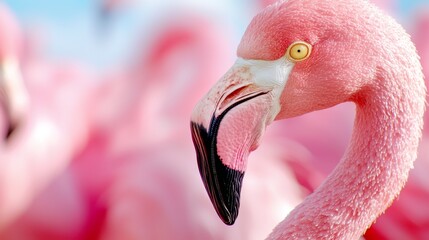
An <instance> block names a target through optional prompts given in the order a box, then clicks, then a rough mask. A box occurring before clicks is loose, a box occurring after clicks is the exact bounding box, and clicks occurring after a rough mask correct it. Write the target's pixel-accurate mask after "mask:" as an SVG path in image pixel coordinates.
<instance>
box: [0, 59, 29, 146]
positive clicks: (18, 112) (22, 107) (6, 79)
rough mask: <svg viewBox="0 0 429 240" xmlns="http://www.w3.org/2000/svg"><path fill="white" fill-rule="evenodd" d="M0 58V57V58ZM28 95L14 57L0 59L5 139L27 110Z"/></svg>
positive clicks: (1, 100) (0, 96)
mask: <svg viewBox="0 0 429 240" xmlns="http://www.w3.org/2000/svg"><path fill="white" fill-rule="evenodd" d="M0 60H1V59H0ZM28 105H29V96H28V93H27V90H26V88H25V86H24V82H23V80H22V77H21V71H20V69H19V64H18V61H17V60H16V59H15V58H4V59H3V60H2V61H0V106H1V107H2V108H3V109H4V113H5V115H6V122H7V123H8V129H7V133H6V136H4V138H5V139H9V138H10V136H11V135H12V134H13V132H14V130H15V129H16V128H17V127H18V125H19V123H20V122H21V121H22V119H23V118H24V115H25V113H26V111H27V110H28Z"/></svg>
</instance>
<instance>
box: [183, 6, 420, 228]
mask: <svg viewBox="0 0 429 240" xmlns="http://www.w3.org/2000/svg"><path fill="white" fill-rule="evenodd" d="M378 18H380V20H378ZM386 19H387V20H386ZM382 21H390V22H393V21H392V20H391V19H390V18H386V17H385V16H384V15H383V14H380V11H378V10H377V9H376V8H375V7H374V6H373V5H371V4H369V3H368V2H366V1H352V0H343V1H337V0H323V1H310V0H308V1H307V0H290V1H280V2H278V3H275V4H273V5H270V6H269V7H267V8H266V9H265V10H264V11H263V12H261V13H260V14H259V15H257V16H256V17H255V18H254V19H253V20H252V21H251V23H250V25H249V26H248V28H247V30H246V32H245V34H244V36H243V38H242V40H241V43H240V45H239V47H238V51H237V55H238V59H237V61H236V62H235V64H234V65H233V66H232V68H231V69H230V70H229V71H228V72H227V73H226V74H225V75H224V76H223V77H222V78H221V79H220V80H219V81H218V82H217V83H216V84H215V85H214V86H213V87H212V89H211V90H210V91H209V92H208V93H207V95H206V96H204V97H203V99H202V100H200V102H199V103H198V104H197V105H196V107H195V108H194V111H193V114H192V117H191V132H192V138H193V142H194V145H195V149H196V152H197V159H198V166H199V171H200V174H201V177H202V179H203V182H204V185H205V188H206V190H207V192H208V195H209V197H210V199H211V201H212V203H213V205H214V207H215V209H216V211H217V213H218V215H219V216H220V217H221V219H222V220H223V221H224V222H225V223H226V224H228V225H231V224H233V223H234V221H235V219H236V217H237V215H238V208H239V201H240V189H241V183H242V179H243V176H244V171H245V169H246V164H247V158H248V155H249V153H250V152H251V151H253V150H255V149H256V148H257V147H258V144H259V142H260V139H261V136H262V135H263V132H264V130H265V127H266V126H267V125H269V124H270V123H271V122H272V121H274V120H278V119H285V118H290V117H294V116H299V115H302V114H304V113H307V112H311V111H315V110H320V109H324V108H328V107H331V106H334V105H336V104H339V103H342V102H345V101H355V102H356V101H360V99H361V96H362V95H363V93H364V92H365V89H368V88H367V87H368V86H371V85H373V84H374V83H375V82H376V81H375V79H376V77H375V75H376V72H377V70H376V69H377V66H378V65H377V64H378V63H379V62H378V61H380V59H381V58H382V57H380V56H381V55H386V56H387V55H388V54H386V53H384V51H385V49H386V48H385V46H384V45H383V44H384V43H385V42H386V39H383V38H387V37H386V36H385V31H384V30H383V27H382V26H383V24H381V22H382ZM379 23H380V24H379ZM413 51H415V50H413Z"/></svg>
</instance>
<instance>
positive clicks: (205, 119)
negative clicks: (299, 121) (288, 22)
mask: <svg viewBox="0 0 429 240" xmlns="http://www.w3.org/2000/svg"><path fill="white" fill-rule="evenodd" d="M292 67H293V64H292V63H291V62H288V61H287V60H285V59H283V58H282V59H279V60H277V61H260V60H243V59H239V60H237V62H236V63H235V64H234V66H233V67H232V68H231V69H230V70H229V71H228V72H227V73H226V74H225V75H224V76H223V77H222V78H221V80H220V81H218V82H217V83H216V84H215V85H214V86H213V87H212V89H211V90H210V91H209V92H208V94H207V95H206V96H205V97H203V99H202V100H201V101H200V102H199V103H198V104H197V106H196V107H195V108H194V111H193V114H192V117H191V132H192V140H193V142H194V146H195V150H196V154H197V162H198V168H199V171H200V175H201V178H202V180H203V182H204V186H205V188H206V190H207V193H208V195H209V197H210V200H211V201H212V203H213V206H214V208H215V210H216V212H217V214H218V215H219V217H220V218H221V219H222V220H223V222H224V223H225V224H227V225H232V224H234V222H235V220H236V218H237V216H238V211H239V206H240V192H241V185H242V180H243V177H244V172H245V170H246V165H247V158H248V155H249V153H250V152H251V151H253V150H255V149H256V148H257V147H258V145H259V141H260V138H261V136H262V135H263V132H264V131H265V127H266V126H267V125H268V124H270V123H271V122H272V121H273V120H274V118H275V117H276V115H277V114H278V113H279V111H280V104H279V98H280V94H281V92H282V90H283V88H284V85H285V82H286V80H287V78H288V75H289V72H290V71H291V69H292Z"/></svg>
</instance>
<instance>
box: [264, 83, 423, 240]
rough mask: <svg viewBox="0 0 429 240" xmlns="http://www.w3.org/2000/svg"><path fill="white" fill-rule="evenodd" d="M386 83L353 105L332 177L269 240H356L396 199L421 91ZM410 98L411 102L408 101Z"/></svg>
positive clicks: (417, 125)
mask: <svg viewBox="0 0 429 240" xmlns="http://www.w3.org/2000/svg"><path fill="white" fill-rule="evenodd" d="M398 82H400V81H385V80H384V79H379V83H382V84H386V85H389V84H390V86H381V87H380V86H378V87H375V89H374V90H368V91H366V92H365V91H362V92H364V93H362V94H360V96H358V97H356V99H353V100H354V101H355V102H356V106H357V107H356V108H357V110H356V118H355V127H354V130H353V135H352V140H351V144H350V145H349V147H348V149H347V151H346V154H345V156H344V157H343V159H342V160H341V162H340V163H339V164H338V165H337V167H336V168H335V169H334V171H333V172H332V173H331V174H330V175H329V176H328V178H327V179H326V180H325V182H324V183H322V185H321V186H320V187H319V188H318V189H316V191H315V192H314V193H313V194H311V195H310V196H308V197H307V198H306V199H305V200H304V202H303V203H302V204H300V205H299V206H298V207H297V208H295V209H294V210H293V211H292V212H291V213H290V214H289V216H288V217H287V218H286V219H285V220H284V221H283V222H281V223H280V224H279V225H278V226H277V227H276V228H275V230H274V232H273V233H272V234H271V235H270V237H269V239H358V238H359V237H360V236H362V235H363V234H364V233H365V231H366V229H367V228H369V227H370V225H371V224H372V223H373V222H374V221H375V219H376V218H377V217H378V216H379V215H380V214H382V213H383V212H384V211H385V209H386V208H388V207H389V205H390V204H391V203H392V201H393V200H394V199H395V198H396V196H398V194H399V192H400V191H401V189H402V187H403V186H404V184H405V182H406V181H407V178H408V172H409V170H410V169H411V168H412V166H413V161H414V160H415V159H416V153H417V147H418V143H419V140H420V137H421V129H422V124H423V122H422V117H423V112H424V94H425V93H424V91H425V90H424V89H425V87H424V85H423V84H422V83H423V81H422V80H421V79H417V80H414V81H407V83H405V81H402V83H401V84H395V83H398ZM410 96H416V97H415V98H414V97H410Z"/></svg>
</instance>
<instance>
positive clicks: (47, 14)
mask: <svg viewBox="0 0 429 240" xmlns="http://www.w3.org/2000/svg"><path fill="white" fill-rule="evenodd" d="M249 1H250V0H249ZM249 1H246V0H240V1H228V0H218V1H198V0H181V1H172V0H158V1H142V3H141V4H140V5H139V7H137V8H131V9H127V10H126V11H124V12H120V14H118V16H117V17H116V18H115V19H114V21H113V22H112V23H111V25H110V29H109V31H108V32H107V33H104V34H105V35H103V36H102V37H101V36H100V32H99V31H100V28H99V27H100V25H98V24H99V22H98V21H97V20H98V19H97V15H96V13H97V7H98V4H99V0H61V1H54V0H37V1H31V2H30V1H28V0H4V2H5V3H6V4H7V5H8V6H9V7H10V8H11V9H12V10H13V11H14V12H15V14H16V15H17V16H18V18H19V20H20V21H21V23H22V25H23V26H24V27H25V28H27V29H32V28H38V29H41V30H42V32H43V34H45V35H46V36H45V37H44V40H46V42H45V45H44V46H43V47H44V50H45V51H46V54H47V55H48V56H50V57H53V58H58V59H62V58H65V59H71V60H78V61H82V62H84V63H85V64H92V65H95V66H100V67H106V66H107V67H108V66H110V65H112V64H116V63H118V62H121V61H122V62H123V60H126V59H127V58H129V54H130V52H132V51H133V49H131V47H130V46H135V45H136V44H137V43H136V42H135V41H136V39H137V35H138V33H139V34H140V33H141V32H142V31H145V30H148V29H150V28H151V25H156V20H157V19H159V15H160V14H165V13H166V12H168V10H167V11H166V9H170V10H171V9H173V10H174V8H175V7H178V6H180V5H183V6H184V7H185V8H190V7H192V8H193V9H194V10H195V11H205V12H207V13H208V14H217V15H218V17H219V21H230V22H231V21H240V22H237V23H236V26H237V27H236V28H237V39H239V36H240V35H241V34H242V32H241V31H242V29H244V28H245V25H246V24H247V21H249V19H250V18H251V12H252V11H243V8H249V6H250V5H251V4H249ZM424 4H425V5H429V0H399V1H398V2H397V9H396V10H397V11H398V10H399V11H400V12H399V13H397V14H398V15H397V16H396V17H397V18H398V20H399V21H402V22H404V23H406V22H407V20H408V19H409V17H410V16H411V15H412V14H410V12H411V11H410V10H412V9H415V8H416V7H419V6H421V5H424ZM245 12H247V15H246V14H245ZM237 15H239V16H240V17H239V18H237ZM237 19H241V20H237Z"/></svg>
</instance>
